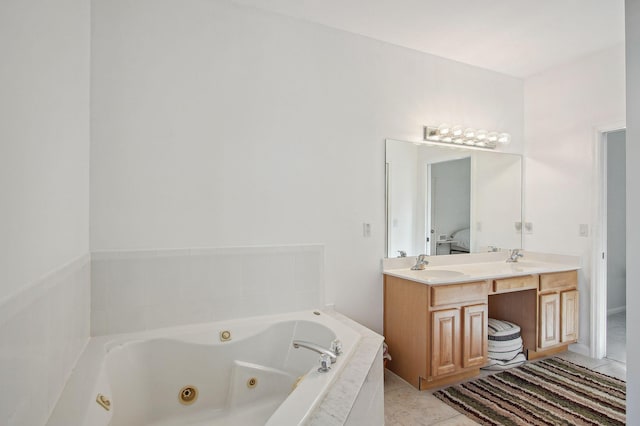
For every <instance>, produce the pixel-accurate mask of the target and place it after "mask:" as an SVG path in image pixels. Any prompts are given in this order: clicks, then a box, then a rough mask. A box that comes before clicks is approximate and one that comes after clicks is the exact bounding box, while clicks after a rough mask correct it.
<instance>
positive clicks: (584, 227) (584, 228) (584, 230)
mask: <svg viewBox="0 0 640 426" xmlns="http://www.w3.org/2000/svg"><path fill="white" fill-rule="evenodd" d="M579 235H580V236H581V237H588V236H589V225H588V224H586V223H581V224H580V232H579Z"/></svg>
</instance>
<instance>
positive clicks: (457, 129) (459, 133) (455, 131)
mask: <svg viewBox="0 0 640 426" xmlns="http://www.w3.org/2000/svg"><path fill="white" fill-rule="evenodd" d="M451 133H452V134H453V136H462V126H453V127H452V128H451Z"/></svg>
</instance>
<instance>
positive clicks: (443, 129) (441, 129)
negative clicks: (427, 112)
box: [438, 123, 451, 136]
mask: <svg viewBox="0 0 640 426" xmlns="http://www.w3.org/2000/svg"><path fill="white" fill-rule="evenodd" d="M450 132H451V126H449V125H448V124H446V123H442V124H441V125H440V126H438V134H439V135H440V136H446V135H448V134H449V133H450Z"/></svg>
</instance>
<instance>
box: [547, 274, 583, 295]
mask: <svg viewBox="0 0 640 426" xmlns="http://www.w3.org/2000/svg"><path fill="white" fill-rule="evenodd" d="M577 286H578V271H567V272H555V273H553V274H542V275H540V291H546V290H557V289H562V288H576V287H577Z"/></svg>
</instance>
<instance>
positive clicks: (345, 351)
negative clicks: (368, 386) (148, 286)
mask: <svg viewBox="0 0 640 426" xmlns="http://www.w3.org/2000/svg"><path fill="white" fill-rule="evenodd" d="M335 339H338V340H340V342H341V343H342V354H341V355H340V356H338V357H337V361H336V362H335V363H334V364H331V368H330V370H329V371H328V372H320V371H318V368H319V367H320V364H319V362H318V360H319V358H320V355H319V354H318V353H316V352H314V351H311V350H308V349H306V348H297V349H296V348H294V347H293V341H294V340H303V341H309V342H313V343H316V344H318V345H321V346H323V347H327V348H328V347H329V346H330V344H331V342H332V341H333V340H335ZM359 339H360V334H359V333H358V332H356V331H355V330H353V329H352V328H350V327H348V326H347V325H345V324H344V323H342V322H340V321H337V320H336V319H334V318H332V317H331V316H330V315H326V314H325V313H322V312H318V311H305V312H298V313H293V314H284V315H277V316H270V317H255V318H248V319H241V320H234V321H225V322H217V323H210V324H198V325H191V326H184V327H173V328H167V329H159V330H153V331H147V332H140V333H131V334H122V335H115V336H100V337H95V338H92V339H91V340H90V342H89V344H88V345H87V348H86V349H85V351H84V352H83V354H82V356H81V358H80V360H79V361H78V363H77V366H76V368H75V369H74V372H73V373H72V375H71V377H70V379H69V381H68V382H67V385H66V386H65V389H64V390H63V393H62V395H61V397H60V399H59V401H58V404H57V405H56V407H55V409H54V411H53V413H52V415H51V417H50V419H49V422H48V423H47V424H48V425H50V426H54V425H55V426H57V425H65V426H67V425H86V426H101V425H110V426H128V425H135V426H142V425H149V426H170V425H176V426H177V425H194V426H195V425H205V424H206V425H264V424H266V425H296V424H301V423H303V422H305V420H307V419H308V418H309V416H310V414H311V413H312V412H313V410H314V408H315V407H316V406H317V405H318V404H319V403H320V401H321V400H322V398H323V397H324V395H325V394H326V393H327V391H328V389H329V388H330V386H331V384H332V383H333V382H334V381H335V379H336V377H338V376H339V375H340V373H341V371H342V369H343V368H344V366H345V364H347V362H348V360H349V358H350V356H351V355H352V353H353V352H354V350H355V348H356V347H357V345H358V342H359Z"/></svg>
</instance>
